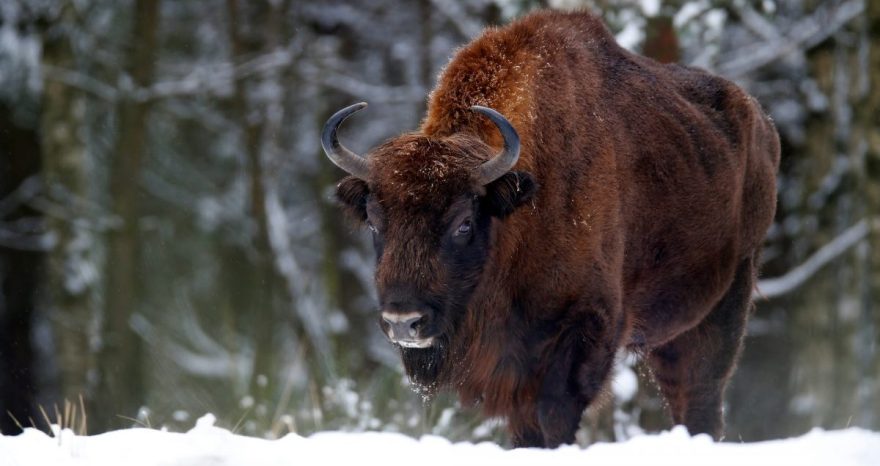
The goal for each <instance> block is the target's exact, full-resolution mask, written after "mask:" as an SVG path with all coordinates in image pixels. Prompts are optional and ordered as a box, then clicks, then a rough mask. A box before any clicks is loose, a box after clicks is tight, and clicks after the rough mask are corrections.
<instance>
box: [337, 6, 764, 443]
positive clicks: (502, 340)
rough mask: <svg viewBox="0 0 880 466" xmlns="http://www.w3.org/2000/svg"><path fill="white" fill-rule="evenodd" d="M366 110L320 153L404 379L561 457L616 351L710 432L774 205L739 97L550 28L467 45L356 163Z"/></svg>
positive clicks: (687, 421)
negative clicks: (354, 138) (418, 104)
mask: <svg viewBox="0 0 880 466" xmlns="http://www.w3.org/2000/svg"><path fill="white" fill-rule="evenodd" d="M365 106H366V104H363V103H361V104H356V105H352V106H350V107H348V108H345V109H342V110H340V111H339V112H337V113H336V114H335V115H333V116H332V117H331V118H330V120H329V121H328V122H327V124H326V126H325V127H324V131H323V137H322V143H323V146H324V150H325V151H326V153H327V155H328V157H330V159H331V160H332V161H333V162H334V163H336V164H337V165H338V166H339V167H341V168H343V169H344V170H346V171H347V172H348V173H350V174H351V175H352V176H349V177H347V178H345V179H343V180H342V181H341V182H340V183H339V186H338V189H337V197H338V199H339V200H340V201H341V204H342V205H343V206H344V208H345V209H346V210H347V211H349V212H350V213H351V214H353V215H354V216H355V217H357V218H358V219H360V220H362V221H363V222H364V223H365V224H366V225H367V226H368V227H369V229H370V230H371V231H372V235H373V242H374V245H375V248H376V253H377V257H378V259H377V267H376V286H377V289H378V292H379V305H380V309H381V320H380V325H381V328H382V330H383V331H384V332H385V334H386V335H387V336H388V338H389V339H390V340H391V341H392V342H393V343H395V344H396V345H398V346H399V347H400V353H401V356H402V359H403V364H404V367H405V369H406V373H407V374H408V375H409V377H410V379H411V380H412V382H413V383H414V384H416V385H417V386H419V387H420V388H421V389H423V390H425V391H427V392H429V393H433V392H434V391H435V390H437V389H439V388H442V387H450V388H452V389H454V390H456V391H457V392H458V394H459V395H460V397H461V399H462V401H464V402H465V403H471V404H477V405H479V406H480V407H481V408H482V410H483V411H484V412H485V414H486V415H489V416H502V417H505V418H506V419H507V420H508V426H509V430H510V433H511V435H512V438H513V442H514V445H515V446H544V447H555V446H557V445H559V444H562V443H569V442H573V441H574V437H575V432H576V430H577V428H578V424H579V420H580V419H581V415H582V413H583V411H584V409H585V408H586V407H587V406H588V405H589V404H590V402H591V401H593V400H594V399H595V398H596V397H597V395H598V394H599V393H600V391H601V390H602V388H603V387H604V386H605V385H606V382H607V380H608V378H609V372H610V370H611V368H612V365H613V361H614V356H615V352H616V351H617V350H618V349H619V348H621V347H626V348H627V349H629V350H632V351H636V352H637V353H638V354H641V355H644V357H645V358H646V359H647V361H648V362H649V364H650V367H651V368H652V371H653V374H654V377H655V379H656V381H657V383H658V385H659V386H660V388H661V390H662V393H663V396H664V397H665V398H666V401H667V402H668V404H669V408H670V411H671V414H672V418H673V420H674V421H675V422H676V423H681V424H684V425H685V426H687V428H688V429H689V430H690V432H691V433H700V432H703V433H709V434H711V435H712V436H714V437H715V438H718V437H719V436H720V435H721V432H722V416H721V402H722V397H723V393H724V388H725V385H726V383H727V380H728V378H729V377H730V374H731V372H732V370H733V367H734V364H735V361H736V358H737V355H738V353H739V351H740V346H741V343H742V337H743V331H744V326H745V323H746V319H747V317H748V314H749V307H750V295H751V292H752V288H753V286H754V283H755V276H756V268H757V266H758V254H759V251H760V249H761V242H762V238H763V236H764V233H765V232H766V230H767V228H768V227H769V225H770V224H771V222H772V220H773V214H774V210H775V199H776V189H775V174H776V171H777V168H778V164H779V141H778V136H777V133H776V131H775V129H774V126H773V124H772V123H771V121H770V120H769V119H768V118H767V116H765V114H764V112H763V111H762V110H761V107H760V106H759V105H758V103H757V102H755V100H754V99H753V98H751V97H750V96H749V95H747V94H746V93H745V92H744V91H743V90H742V89H740V88H739V87H737V86H736V85H734V84H732V83H730V82H729V81H726V80H724V79H722V78H719V77H717V76H713V75H711V74H709V73H707V72H705V71H702V70H698V69H694V68H689V67H686V66H680V65H674V64H672V65H661V64H658V63H656V62H654V61H652V60H649V59H647V58H644V57H640V56H637V55H634V54H632V53H630V52H628V51H626V50H624V49H623V48H621V47H620V46H619V45H617V44H616V43H615V41H614V38H613V36H612V35H611V34H610V33H609V31H608V30H607V29H606V28H605V26H604V25H603V24H602V23H601V22H600V20H599V19H597V18H595V17H593V16H591V15H590V14H587V13H583V12H581V13H561V12H551V11H545V12H539V13H534V14H531V15H528V16H526V17H524V18H522V19H520V20H518V21H516V22H514V23H512V24H510V25H509V26H506V27H503V28H499V29H488V30H486V31H485V32H484V33H483V34H482V35H481V36H480V37H479V38H477V39H476V40H474V41H473V42H471V43H470V44H469V45H467V46H465V47H464V48H463V49H461V50H460V51H459V52H458V53H456V55H455V57H454V58H453V59H452V61H451V62H450V63H449V65H448V66H447V67H446V69H445V71H444V72H443V73H442V75H441V76H440V78H439V83H438V85H437V87H436V89H434V91H433V92H432V93H431V95H430V97H429V104H428V112H427V115H426V116H425V119H424V121H423V122H422V125H421V128H420V129H419V130H418V131H416V132H413V133H408V134H404V135H402V136H399V137H396V138H394V139H391V140H389V141H387V142H385V143H384V144H382V145H381V146H379V147H378V148H376V149H374V150H373V151H371V152H370V153H369V154H368V155H367V156H364V157H362V156H360V155H357V154H354V153H352V152H351V151H349V150H347V149H346V148H345V147H344V146H343V145H341V144H340V143H339V142H338V141H337V137H336V130H337V127H338V126H339V124H340V123H341V122H342V120H344V119H345V118H347V117H348V116H350V115H351V114H352V113H354V112H356V111H358V110H360V109H362V108H364V107H365ZM493 109H494V110H493ZM502 115H503V116H502Z"/></svg>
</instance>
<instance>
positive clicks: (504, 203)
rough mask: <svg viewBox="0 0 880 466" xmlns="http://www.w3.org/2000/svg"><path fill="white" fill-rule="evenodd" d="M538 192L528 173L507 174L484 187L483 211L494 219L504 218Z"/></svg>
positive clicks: (533, 180)
mask: <svg viewBox="0 0 880 466" xmlns="http://www.w3.org/2000/svg"><path fill="white" fill-rule="evenodd" d="M537 190H538V185H537V183H535V179H534V177H532V175H531V173H529V172H508V173H505V174H504V175H503V176H502V177H501V178H498V179H497V180H495V181H493V182H491V183H489V184H487V185H486V196H485V197H484V198H483V200H482V206H483V209H485V211H486V212H487V213H488V214H489V215H492V216H494V217H498V218H504V217H506V216H508V215H510V214H511V213H512V212H513V211H514V210H516V208H517V207H519V206H521V205H523V204H525V203H526V202H529V201H530V200H531V199H532V197H534V195H535V192H536V191H537Z"/></svg>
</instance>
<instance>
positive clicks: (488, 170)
mask: <svg viewBox="0 0 880 466" xmlns="http://www.w3.org/2000/svg"><path fill="white" fill-rule="evenodd" d="M364 107H366V104H365V103H360V104H355V105H352V106H350V107H347V108H344V109H342V110H340V111H339V112H337V113H336V114H334V115H333V116H332V117H330V119H329V120H328V121H327V124H326V125H325V127H324V131H323V136H322V145H323V147H324V151H325V152H326V153H327V156H328V157H329V158H330V160H332V161H333V162H334V163H335V164H336V165H338V166H339V167H340V168H342V169H343V170H345V171H347V172H348V173H350V174H351V175H352V176H349V177H347V178H345V179H344V180H342V182H340V183H339V186H338V188H337V192H336V196H337V198H338V200H339V201H340V202H341V204H342V205H343V206H345V208H346V209H347V210H349V211H350V212H351V213H352V214H353V215H354V216H355V217H356V218H357V219H359V220H360V221H362V222H363V223H364V224H365V225H366V226H367V227H369V229H370V231H371V232H372V235H373V244H374V246H375V249H376V255H377V266H376V286H377V290H378V292H379V306H380V311H381V318H380V326H381V328H382V330H383V332H384V333H385V334H386V335H387V336H388V338H389V339H390V340H391V341H392V342H393V343H395V344H397V345H400V346H401V347H403V348H408V349H416V350H412V351H420V350H417V349H422V350H423V349H428V348H438V347H444V346H448V345H449V343H450V341H451V340H452V337H453V335H454V333H455V330H456V329H457V327H458V324H459V323H460V322H461V321H462V317H463V316H464V313H465V312H467V311H466V309H467V308H468V302H469V301H470V300H471V296H472V295H473V292H474V290H475V288H476V287H477V285H478V284H479V282H480V279H481V276H482V272H483V270H484V268H485V266H486V263H487V261H489V260H491V256H492V243H493V236H494V232H493V229H497V228H500V226H499V225H500V223H501V222H498V221H497V220H498V219H503V218H504V217H505V216H507V215H509V214H510V213H511V212H513V211H514V209H516V207H518V206H520V205H522V204H523V203H525V202H527V201H528V200H529V199H530V198H531V197H532V195H533V194H534V192H535V183H534V181H533V179H532V177H531V176H530V175H529V174H528V173H525V172H513V171H511V169H512V168H513V166H514V164H516V161H517V159H518V157H519V145H520V144H519V137H518V135H517V133H516V130H515V129H514V128H513V126H512V125H511V124H510V123H509V122H508V121H507V120H506V119H505V118H504V117H503V116H501V115H500V114H499V113H498V112H496V111H495V110H492V109H490V108H486V107H478V106H475V107H471V110H473V111H475V112H479V113H481V114H483V115H485V116H486V117H488V118H489V119H490V120H491V121H492V122H493V123H494V124H495V126H496V127H497V128H498V130H499V131H500V133H501V136H502V138H503V141H504V148H503V149H502V150H501V152H500V153H498V154H497V155H496V154H493V149H492V148H491V147H489V146H488V145H487V144H486V143H485V142H484V141H482V140H481V139H480V138H479V137H477V136H476V135H475V134H472V133H466V132H462V133H457V134H453V135H449V136H445V137H429V136H426V135H424V134H421V133H410V134H404V135H402V136H399V137H397V138H394V139H391V140H389V141H388V142H385V143H384V144H382V145H381V146H379V147H378V148H376V149H374V150H373V151H371V152H370V153H369V154H368V155H367V156H365V157H362V156H360V155H357V154H355V153H353V152H351V151H350V150H348V149H346V148H345V147H344V146H343V145H341V144H340V143H339V141H338V140H337V137H336V130H337V127H338V126H339V124H340V123H341V122H342V121H343V120H344V119H345V118H347V117H348V116H350V115H351V114H352V113H354V112H356V111H358V110H361V109H362V108H364Z"/></svg>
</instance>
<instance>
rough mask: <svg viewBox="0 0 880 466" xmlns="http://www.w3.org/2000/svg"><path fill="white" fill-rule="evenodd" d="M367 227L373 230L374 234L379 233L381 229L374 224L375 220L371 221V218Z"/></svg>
mask: <svg viewBox="0 0 880 466" xmlns="http://www.w3.org/2000/svg"><path fill="white" fill-rule="evenodd" d="M367 228H369V229H370V231H371V232H373V234H374V235H375V234H377V233H379V229H378V228H376V226H375V225H373V222H371V221H369V220H367Z"/></svg>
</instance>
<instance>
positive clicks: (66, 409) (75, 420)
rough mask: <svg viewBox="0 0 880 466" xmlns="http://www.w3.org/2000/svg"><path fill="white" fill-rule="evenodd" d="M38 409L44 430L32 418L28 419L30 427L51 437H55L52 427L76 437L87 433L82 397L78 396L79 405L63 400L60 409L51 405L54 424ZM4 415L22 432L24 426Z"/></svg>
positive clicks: (47, 415)
mask: <svg viewBox="0 0 880 466" xmlns="http://www.w3.org/2000/svg"><path fill="white" fill-rule="evenodd" d="M38 408H39V409H40V414H42V416H43V418H42V420H43V422H45V429H44V428H43V426H40V425H37V422H36V421H34V418H32V417H28V421H29V422H30V427H33V428H34V429H38V430H42V431H44V432H46V433H47V434H49V435H51V436H52V437H56V436H57V435H56V430H55V429H53V428H52V426H53V425H54V426H57V427H58V429H59V430H64V429H69V430H71V431H73V433H74V434H76V435H86V434H87V433H88V416H87V415H86V406H85V403H84V402H83V397H82V395H80V396H79V403H76V402H72V401H70V400H64V404H63V406H62V407H61V408H59V407H58V405H57V404H55V405H53V411H54V412H53V414H54V415H55V422H54V423H53V422H52V419H51V417H50V415H49V413H48V412H47V411H46V408H45V407H43V405H39V406H38ZM6 414H8V415H9V417H10V418H11V419H12V422H14V423H15V425H16V426H18V428H19V429H22V430H24V428H25V426H24V425H23V424H22V423H21V421H19V420H18V419H17V418H16V417H15V416H14V415H13V414H12V413H11V412H10V411H6Z"/></svg>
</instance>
